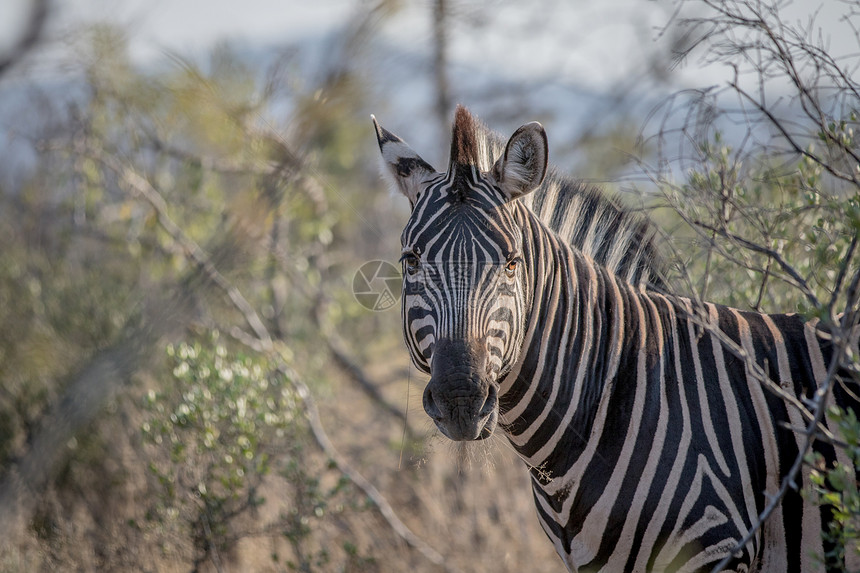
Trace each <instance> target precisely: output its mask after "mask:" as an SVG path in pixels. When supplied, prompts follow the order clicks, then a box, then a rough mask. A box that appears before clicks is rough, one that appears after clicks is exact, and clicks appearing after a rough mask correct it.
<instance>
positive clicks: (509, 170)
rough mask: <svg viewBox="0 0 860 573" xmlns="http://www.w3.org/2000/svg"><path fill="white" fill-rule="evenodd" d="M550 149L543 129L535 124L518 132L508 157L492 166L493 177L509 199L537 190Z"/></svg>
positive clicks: (506, 150)
mask: <svg viewBox="0 0 860 573" xmlns="http://www.w3.org/2000/svg"><path fill="white" fill-rule="evenodd" d="M548 156H549V146H548V144H547V140H546V131H544V128H543V126H542V125H541V124H540V123H538V122H536V121H533V122H531V123H527V124H525V125H523V126H521V127H520V128H519V129H517V130H516V131H515V132H514V134H513V135H512V136H511V138H510V139H509V140H508V144H507V145H506V146H505V153H504V154H503V155H502V156H501V157H500V158H499V159H498V161H496V164H495V165H493V176H494V177H495V179H496V183H498V184H499V187H500V188H501V190H502V192H503V193H504V194H505V195H506V196H507V197H508V199H516V198H517V197H521V196H523V195H525V194H527V193H531V192H532V191H534V190H535V189H537V188H538V187H539V186H540V184H541V183H542V182H543V178H544V177H545V176H546V168H547V158H548Z"/></svg>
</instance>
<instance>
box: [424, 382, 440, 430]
mask: <svg viewBox="0 0 860 573" xmlns="http://www.w3.org/2000/svg"><path fill="white" fill-rule="evenodd" d="M424 411H425V412H427V415H428V416H430V418H432V419H433V420H436V421H437V422H438V421H439V420H441V419H442V411H441V410H439V406H437V405H436V400H435V398H434V396H433V391H432V390H430V387H429V386H428V387H427V389H426V390H424Z"/></svg>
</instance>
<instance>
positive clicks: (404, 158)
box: [370, 115, 436, 207]
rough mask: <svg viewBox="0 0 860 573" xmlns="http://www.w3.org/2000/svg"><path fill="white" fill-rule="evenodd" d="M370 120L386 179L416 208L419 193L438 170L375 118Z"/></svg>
mask: <svg viewBox="0 0 860 573" xmlns="http://www.w3.org/2000/svg"><path fill="white" fill-rule="evenodd" d="M370 118H371V119H372V120H373V127H374V128H375V129H376V141H377V142H378V143H379V151H380V152H381V153H382V162H383V164H384V166H383V173H384V175H385V178H386V179H388V181H390V182H391V183H392V184H393V186H394V187H395V188H396V189H397V190H398V191H400V192H401V193H403V194H404V195H406V197H407V198H408V199H409V203H410V205H412V206H413V207H414V206H415V201H416V200H417V199H418V193H420V192H421V190H422V189H423V188H424V183H425V182H427V181H428V180H430V179H431V178H432V177H434V176H435V175H436V170H435V169H433V167H431V166H430V164H429V163H427V162H426V161H424V160H423V159H421V156H419V155H418V154H417V153H415V152H414V151H412V148H411V147H409V145H408V144H407V143H406V142H405V141H403V140H402V139H400V138H399V137H397V136H396V135H394V134H393V133H391V132H390V131H388V130H387V129H385V128H384V127H382V126H381V125H379V123H378V122H377V121H376V118H375V117H374V116H372V115H371V116H370Z"/></svg>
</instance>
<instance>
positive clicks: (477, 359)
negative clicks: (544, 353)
mask: <svg viewBox="0 0 860 573" xmlns="http://www.w3.org/2000/svg"><path fill="white" fill-rule="evenodd" d="M482 346H483V345H481V344H479V343H467V342H465V341H462V340H439V341H437V342H436V344H434V348H433V356H432V362H431V370H430V382H428V383H427V387H426V388H425V389H424V411H425V412H427V415H428V416H430V418H431V419H432V420H433V421H434V422H435V423H436V426H437V427H438V428H439V430H440V431H441V432H442V433H443V434H444V435H445V436H447V437H448V438H450V439H452V440H455V441H462V440H483V439H485V438H488V437H490V435H492V433H493V430H494V429H495V427H496V423H497V421H498V404H499V400H498V385H497V384H496V383H495V381H494V380H493V379H492V377H491V376H492V374H491V372H490V369H489V368H487V361H488V356H489V353H488V352H487V351H486V349H484V348H482Z"/></svg>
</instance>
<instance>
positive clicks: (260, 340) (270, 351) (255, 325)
mask: <svg viewBox="0 0 860 573" xmlns="http://www.w3.org/2000/svg"><path fill="white" fill-rule="evenodd" d="M98 159H99V160H100V161H102V162H103V163H104V164H105V165H107V166H108V167H110V168H111V169H113V170H114V171H115V172H116V173H118V174H119V175H120V176H121V177H122V179H123V181H125V182H126V183H127V184H128V185H129V186H130V187H131V188H132V189H133V191H134V192H135V193H136V194H139V195H141V196H142V197H143V198H144V199H145V200H146V201H147V202H148V203H149V204H150V205H152V207H153V208H154V209H155V210H156V212H157V213H158V221H159V224H160V225H161V226H162V228H163V229H164V230H165V231H166V232H167V233H169V234H170V236H171V237H172V238H173V239H174V240H175V241H177V242H178V243H180V244H181V245H182V246H183V249H184V251H185V253H186V255H187V256H188V257H189V258H191V260H192V261H193V262H194V263H195V265H196V267H197V270H198V271H199V272H200V273H201V274H203V275H205V276H206V277H208V278H209V279H210V280H211V281H212V283H213V284H214V285H215V286H217V287H218V288H220V289H221V290H223V291H224V292H225V293H226V294H227V295H228V297H229V299H230V301H231V302H232V303H233V305H234V306H235V307H236V308H237V310H239V312H241V313H242V315H243V316H244V317H245V320H246V321H247V322H248V324H249V325H251V327H252V330H253V331H254V334H255V336H256V338H255V337H253V336H250V335H248V334H247V333H244V332H243V331H242V330H241V329H238V328H235V329H231V331H230V332H231V335H233V336H234V337H235V338H236V339H237V340H239V341H240V342H242V343H243V344H246V345H248V346H249V347H251V348H253V349H254V350H256V351H258V352H260V353H262V354H264V355H266V356H269V357H270V358H273V359H275V360H277V362H278V363H279V364H280V368H281V369H282V371H283V372H284V373H285V374H288V376H287V379H288V381H289V382H290V383H291V384H293V385H294V386H295V387H296V390H297V392H298V394H299V396H301V397H302V400H303V403H304V405H305V410H306V411H307V413H308V419H309V421H310V424H311V430H312V432H313V434H314V438H315V439H316V441H317V443H318V445H319V446H320V448H322V450H323V451H324V452H325V453H326V455H327V456H328V457H329V458H331V459H332V461H334V463H335V464H336V465H337V467H338V469H339V470H340V471H341V472H342V473H343V474H344V475H345V476H346V477H348V478H349V480H350V481H352V482H353V483H354V484H355V485H356V486H357V487H358V488H359V489H361V490H362V491H363V492H364V493H365V494H367V496H368V497H369V498H370V499H371V500H372V501H373V503H374V505H376V507H377V509H379V512H380V513H381V514H382V516H383V517H384V518H385V520H386V521H387V522H388V524H389V526H390V527H391V529H392V530H393V531H394V532H395V533H396V534H397V535H398V536H399V537H401V538H402V539H403V540H404V541H405V542H406V543H407V544H408V545H409V546H410V547H413V548H414V549H416V550H417V551H419V552H420V553H421V554H422V555H424V556H425V557H426V558H427V559H428V560H430V561H431V562H432V563H435V564H436V565H439V566H440V567H443V568H445V569H446V570H447V571H453V570H452V569H451V568H450V567H448V566H446V565H445V559H444V557H443V556H442V555H441V554H440V553H439V552H437V551H436V550H435V549H433V548H432V547H430V545H428V544H427V543H426V542H424V541H423V540H422V539H421V538H420V537H418V536H417V535H415V534H414V533H413V532H412V530H410V529H409V528H408V527H407V526H406V525H405V524H404V523H403V522H402V521H401V520H400V518H399V517H398V516H397V514H396V513H395V512H394V509H393V508H392V507H391V504H390V503H388V500H386V499H385V497H384V496H383V495H382V494H381V493H380V492H379V490H377V489H376V488H375V487H374V486H373V484H371V483H370V482H369V481H368V480H367V479H366V478H365V477H364V476H363V475H361V473H359V472H358V470H356V469H355V468H353V467H352V465H350V464H349V463H348V462H347V460H346V458H344V457H343V455H341V454H340V452H338V450H337V449H336V448H335V447H334V445H333V444H332V443H331V440H330V439H329V438H328V435H327V434H326V432H325V429H324V427H323V425H322V422H321V420H320V417H319V411H318V410H317V407H316V403H315V402H314V400H313V398H312V395H311V393H310V389H309V388H308V387H307V385H306V384H304V383H303V382H302V381H301V380H300V379H299V377H298V375H297V374H296V373H295V372H293V371H292V369H290V368H289V367H288V366H287V364H286V362H285V361H284V360H283V358H282V357H281V356H280V354H279V353H278V352H277V349H276V345H275V344H274V343H273V340H272V336H271V335H270V333H269V331H268V329H267V328H266V326H265V325H264V324H263V322H262V320H260V318H259V316H258V315H257V313H256V311H255V310H254V309H253V307H251V305H250V303H248V301H247V299H245V297H244V296H243V295H242V294H241V292H240V291H239V289H237V288H236V287H235V286H234V285H232V284H231V283H230V282H229V281H228V280H227V279H226V278H224V276H223V275H221V274H220V273H219V272H218V270H217V269H216V268H215V265H214V264H212V262H211V260H209V258H208V256H207V255H206V253H205V252H204V251H203V249H201V248H200V247H199V246H198V245H197V244H196V243H195V242H194V241H193V240H191V239H190V238H189V237H188V236H187V235H186V234H185V233H184V232H183V231H182V229H181V228H179V227H178V226H177V225H176V224H175V223H174V222H173V221H172V219H171V218H170V217H169V216H168V214H167V204H166V202H165V201H164V198H163V197H162V196H161V194H160V193H158V191H157V190H156V189H155V188H154V187H152V185H151V184H150V183H149V182H148V181H147V180H146V179H144V178H143V177H142V176H141V175H139V174H138V173H136V172H135V171H133V170H132V169H131V168H129V167H126V166H123V165H122V164H121V163H120V162H119V161H118V160H117V159H116V158H114V157H111V156H107V155H105V154H99V155H98ZM327 340H328V341H329V344H330V345H334V346H332V350H333V351H334V348H335V346H337V342H332V340H333V339H327ZM336 356H339V357H340V360H343V361H344V364H347V365H350V366H353V370H352V374H353V376H354V377H357V378H360V379H361V380H362V381H363V382H364V383H366V384H368V387H369V388H373V389H374V390H375V387H374V386H373V385H372V384H370V383H369V382H367V380H366V379H365V378H364V376H363V373H362V372H361V370H360V369H359V368H358V367H357V366H355V365H354V364H352V363H351V362H350V361H349V358H348V357H346V355H345V353H343V352H342V351H340V350H339V349H338V351H337V354H336ZM377 396H378V398H379V401H382V403H384V400H382V397H381V396H379V395H378V394H377ZM389 408H391V406H389Z"/></svg>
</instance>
